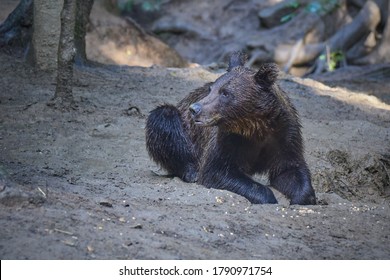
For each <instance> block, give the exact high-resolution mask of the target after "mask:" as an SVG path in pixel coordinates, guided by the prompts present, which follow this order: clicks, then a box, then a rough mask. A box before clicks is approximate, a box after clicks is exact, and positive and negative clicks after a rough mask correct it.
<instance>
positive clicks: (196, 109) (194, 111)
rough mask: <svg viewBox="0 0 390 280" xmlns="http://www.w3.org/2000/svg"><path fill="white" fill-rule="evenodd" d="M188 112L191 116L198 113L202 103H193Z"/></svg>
mask: <svg viewBox="0 0 390 280" xmlns="http://www.w3.org/2000/svg"><path fill="white" fill-rule="evenodd" d="M189 109H190V112H191V114H192V115H193V116H197V115H199V113H200V111H202V105H200V104H199V103H194V104H191V105H190V108H189Z"/></svg>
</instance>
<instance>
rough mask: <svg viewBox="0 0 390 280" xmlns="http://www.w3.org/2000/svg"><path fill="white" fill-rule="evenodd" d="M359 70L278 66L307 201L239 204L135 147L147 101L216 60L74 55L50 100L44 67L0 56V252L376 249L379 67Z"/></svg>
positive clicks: (203, 76)
mask: <svg viewBox="0 0 390 280" xmlns="http://www.w3.org/2000/svg"><path fill="white" fill-rule="evenodd" d="M11 2H12V3H15V2H17V1H11V0H6V1H4V3H3V4H6V3H11ZM9 10H12V9H9ZM3 12H4V10H3ZM3 18H4V16H3ZM239 27H240V26H239ZM183 45H185V44H184V43H183ZM218 55H219V54H218V53H215V56H218ZM214 67H215V65H214ZM367 70H368V68H367V67H364V68H363V67H361V68H359V67H349V68H346V69H344V70H339V71H336V72H334V73H330V74H327V75H321V76H317V77H314V78H315V79H316V80H314V79H302V78H297V77H293V76H289V75H283V74H281V77H280V85H281V87H282V88H283V89H284V90H285V91H286V92H287V93H288V95H289V96H290V98H291V99H292V101H293V103H294V104H295V106H296V107H297V109H298V111H299V113H300V115H301V119H302V124H303V135H304V139H305V146H306V158H307V161H308V164H309V167H310V170H311V173H312V180H313V186H314V188H315V190H316V193H317V198H318V202H319V203H318V205H315V206H298V205H294V206H290V205H289V203H288V201H287V200H286V199H285V198H284V197H283V195H281V194H279V193H277V192H276V191H275V193H276V196H277V198H278V201H279V203H278V204H276V205H252V204H250V203H249V202H248V201H247V200H246V199H244V198H243V197H240V196H238V195H236V194H233V193H230V192H227V191H221V190H215V189H207V188H205V187H203V186H201V185H198V184H187V183H184V182H182V181H181V180H179V179H178V178H168V177H164V176H159V175H157V174H159V173H161V172H162V171H161V170H158V167H157V166H156V165H155V164H154V163H153V162H152V161H151V160H150V159H149V157H148V154H147V152H146V148H145V134H144V127H145V120H146V117H147V115H148V112H149V111H150V110H152V109H153V108H154V107H156V106H157V105H159V104H163V103H172V104H175V103H177V102H178V101H179V100H180V99H181V98H183V97H184V96H185V95H187V94H188V93H189V92H190V91H192V90H194V89H195V88H197V87H199V86H201V85H203V84H204V83H206V82H210V81H214V80H215V79H216V78H217V77H218V76H219V75H220V74H221V73H222V72H223V71H224V69H214V70H210V69H208V68H204V67H192V68H183V69H178V68H164V67H151V68H141V67H128V66H122V67H120V66H104V65H102V66H100V67H83V68H80V67H79V68H76V69H75V82H74V94H75V99H76V106H75V108H74V110H72V111H70V112H61V111H59V110H56V109H54V108H53V107H50V106H48V103H49V101H50V100H51V98H52V97H53V96H54V91H55V78H56V77H55V74H54V73H49V72H42V71H37V70H35V69H33V68H30V67H29V66H28V65H26V64H25V63H24V62H23V61H22V60H20V59H16V58H14V57H11V56H10V55H7V54H0V88H1V89H2V90H1V91H0V228H1V230H0V258H1V259H390V242H389V235H390V224H389V220H390V144H389V143H390V105H389V104H390V99H389V98H390V97H389V94H388V89H389V88H390V79H389V73H388V72H386V70H384V68H383V66H381V65H377V66H371V67H370V69H369V70H370V71H369V72H367ZM387 71H388V70H387ZM367 73H371V74H367ZM255 179H256V180H259V181H262V182H264V183H267V182H266V180H265V178H264V177H262V176H256V177H255Z"/></svg>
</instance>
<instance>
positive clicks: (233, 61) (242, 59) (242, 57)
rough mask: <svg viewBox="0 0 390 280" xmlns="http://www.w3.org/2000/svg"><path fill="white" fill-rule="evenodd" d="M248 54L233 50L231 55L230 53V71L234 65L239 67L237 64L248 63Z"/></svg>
mask: <svg viewBox="0 0 390 280" xmlns="http://www.w3.org/2000/svg"><path fill="white" fill-rule="evenodd" d="M247 59H248V58H247V56H246V54H245V53H242V52H233V53H232V54H231V55H230V58H229V67H228V70H227V71H228V72H229V71H231V70H232V69H233V68H234V67H237V66H244V64H245V63H246V61H247Z"/></svg>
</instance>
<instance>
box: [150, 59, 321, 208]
mask: <svg viewBox="0 0 390 280" xmlns="http://www.w3.org/2000/svg"><path fill="white" fill-rule="evenodd" d="M245 61H246V59H245V56H244V55H243V54H241V53H234V54H233V55H232V56H231V58H230V63H229V68H228V72H227V73H226V74H224V75H222V76H221V77H219V78H218V79H217V80H216V81H215V82H214V83H209V84H206V85H205V86H203V87H201V88H199V89H197V90H195V91H194V92H192V93H190V94H189V95H188V96H187V97H186V98H184V99H183V100H182V101H181V102H179V104H178V106H177V107H175V106H172V105H163V106H160V107H158V108H156V109H155V110H153V111H152V112H151V114H150V116H149V118H148V121H147V125H146V142H147V149H148V152H149V154H150V156H151V157H152V158H153V159H154V160H155V161H156V162H157V163H159V164H160V165H161V166H162V167H164V168H165V169H167V170H168V172H170V173H171V174H173V175H176V176H179V177H180V178H182V179H183V180H184V181H187V182H195V181H198V182H199V183H201V184H203V185H205V186H207V187H212V188H219V189H227V190H230V191H233V192H235V193H238V194H240V195H243V196H244V197H246V198H247V199H248V200H250V201H251V202H252V203H276V202H277V201H276V199H275V197H274V195H273V193H272V191H271V190H270V189H269V188H268V187H266V186H264V185H262V184H260V183H258V182H256V181H254V180H253V179H252V178H251V177H250V175H252V174H254V173H268V175H269V180H270V185H271V186H272V187H274V188H276V189H278V190H279V191H280V192H282V193H283V194H285V195H286V196H287V197H288V198H290V199H291V203H292V204H315V201H316V200H315V194H314V190H313V188H312V186H311V180H310V172H309V169H308V167H307V165H306V162H305V159H304V157H303V145H302V136H301V125H300V122H299V117H298V113H297V111H296V109H295V108H294V106H293V105H292V103H291V102H290V100H289V98H288V97H287V96H286V94H285V93H284V92H283V91H282V90H281V89H280V87H279V86H278V85H277V83H276V80H277V76H278V70H277V66H276V65H275V64H264V65H263V66H262V67H261V68H260V69H259V70H258V71H257V72H255V71H253V70H251V69H248V68H245V67H244V63H245Z"/></svg>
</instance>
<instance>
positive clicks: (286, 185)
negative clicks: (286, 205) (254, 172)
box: [270, 163, 316, 205]
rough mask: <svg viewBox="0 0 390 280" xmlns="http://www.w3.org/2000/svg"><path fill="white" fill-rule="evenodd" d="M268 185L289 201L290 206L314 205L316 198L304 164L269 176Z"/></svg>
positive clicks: (308, 172)
mask: <svg viewBox="0 0 390 280" xmlns="http://www.w3.org/2000/svg"><path fill="white" fill-rule="evenodd" d="M270 184H271V186H273V187H274V188H276V189H277V190H278V191H280V192H281V193H283V194H284V195H286V196H287V197H288V198H289V199H290V203H291V204H300V205H314V204H316V196H315V192H314V189H313V187H312V185H311V178H310V171H309V169H308V168H307V166H306V164H305V163H301V164H296V165H294V166H290V167H289V168H285V169H284V170H282V171H281V170H279V172H278V173H277V174H273V173H272V172H271V174H270Z"/></svg>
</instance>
